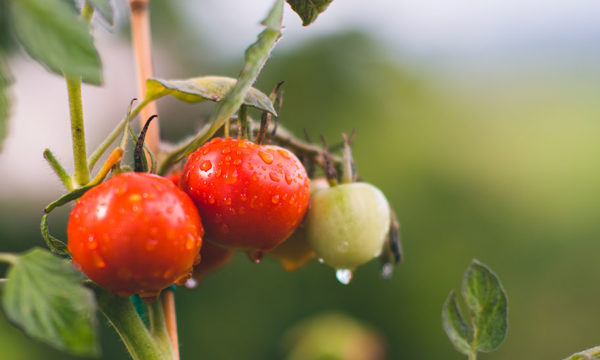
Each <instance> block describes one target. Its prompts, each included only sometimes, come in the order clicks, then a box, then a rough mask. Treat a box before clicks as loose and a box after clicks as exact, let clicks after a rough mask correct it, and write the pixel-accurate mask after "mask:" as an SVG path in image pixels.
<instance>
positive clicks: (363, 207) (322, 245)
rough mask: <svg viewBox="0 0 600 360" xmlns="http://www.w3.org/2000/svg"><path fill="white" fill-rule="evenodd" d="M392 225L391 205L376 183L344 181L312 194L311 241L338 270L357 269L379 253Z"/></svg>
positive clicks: (308, 232) (307, 229) (320, 254)
mask: <svg viewBox="0 0 600 360" xmlns="http://www.w3.org/2000/svg"><path fill="white" fill-rule="evenodd" d="M389 227H390V208H389V204H388V202H387V200H386V198H385V196H384V195H383V193H382V192H381V191H380V190H379V189H377V188H376V187H374V186H373V185H370V184H367V183H350V184H341V185H337V186H333V187H331V188H328V189H323V190H318V191H315V192H314V193H313V194H312V199H311V208H310V211H309V212H308V214H307V218H306V231H307V237H308V241H309V243H310V244H311V245H312V247H313V249H314V250H315V252H316V254H317V256H318V257H319V258H322V259H323V260H324V261H325V263H327V264H328V265H330V266H332V267H334V268H336V269H349V270H353V269H354V268H356V267H357V266H359V265H362V264H364V263H366V262H367V261H369V260H371V259H373V258H374V257H376V256H378V255H379V254H380V253H381V250H382V247H383V244H384V242H385V239H386V237H387V234H388V231H389Z"/></svg>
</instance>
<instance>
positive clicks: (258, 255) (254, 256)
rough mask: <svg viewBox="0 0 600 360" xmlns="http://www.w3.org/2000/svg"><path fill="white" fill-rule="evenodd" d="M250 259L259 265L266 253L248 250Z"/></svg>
mask: <svg viewBox="0 0 600 360" xmlns="http://www.w3.org/2000/svg"><path fill="white" fill-rule="evenodd" d="M246 254H247V255H248V258H249V259H250V261H252V262H253V263H255V264H258V263H260V262H261V261H262V259H263V257H264V256H265V253H264V252H263V251H262V250H248V251H246Z"/></svg>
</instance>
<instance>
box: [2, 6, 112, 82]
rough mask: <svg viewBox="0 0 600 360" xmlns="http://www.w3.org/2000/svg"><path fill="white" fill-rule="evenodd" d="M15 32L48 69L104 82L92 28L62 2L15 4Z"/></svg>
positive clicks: (12, 7) (34, 56)
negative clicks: (90, 31)
mask: <svg viewBox="0 0 600 360" xmlns="http://www.w3.org/2000/svg"><path fill="white" fill-rule="evenodd" d="M11 14H12V21H13V24H14V29H15V33H16V35H17V37H18V39H19V41H20V42H21V44H22V45H23V47H24V48H25V50H26V51H27V53H28V54H29V55H30V56H31V57H32V58H33V59H35V60H36V61H38V62H39V63H40V64H42V65H43V66H44V67H46V68H47V69H48V70H50V71H53V72H55V73H57V74H60V75H62V74H63V73H64V74H66V75H69V76H73V77H79V76H81V78H82V81H84V82H87V83H91V84H97V85H99V84H101V83H102V68H101V64H100V57H99V56H98V53H97V51H96V48H95V47H94V41H93V38H92V36H91V35H90V33H89V27H88V25H87V24H86V23H85V22H83V21H82V20H81V19H79V17H78V15H77V14H76V13H75V11H74V10H73V9H72V8H71V7H70V6H69V5H68V3H67V2H65V1H62V0H18V1H12V2H11Z"/></svg>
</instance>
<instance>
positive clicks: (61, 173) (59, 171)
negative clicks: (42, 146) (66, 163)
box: [44, 149, 73, 191]
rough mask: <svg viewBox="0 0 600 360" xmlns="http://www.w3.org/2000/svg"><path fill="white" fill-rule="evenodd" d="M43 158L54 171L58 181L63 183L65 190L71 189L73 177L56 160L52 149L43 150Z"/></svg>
mask: <svg viewBox="0 0 600 360" xmlns="http://www.w3.org/2000/svg"><path fill="white" fill-rule="evenodd" d="M44 159H46V161H48V164H50V166H51V167H52V170H54V172H55V173H56V175H57V176H58V178H59V179H60V181H61V182H62V183H63V185H64V186H65V188H66V189H67V191H71V190H73V179H72V178H71V176H69V174H68V173H67V171H66V170H65V168H64V167H63V166H62V165H61V164H60V163H59V162H58V160H57V159H56V157H55V156H54V154H53V153H52V151H50V149H46V150H44Z"/></svg>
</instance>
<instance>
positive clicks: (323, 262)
mask: <svg viewBox="0 0 600 360" xmlns="http://www.w3.org/2000/svg"><path fill="white" fill-rule="evenodd" d="M317 260H318V261H319V263H321V264H325V259H323V258H318V259H317Z"/></svg>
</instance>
